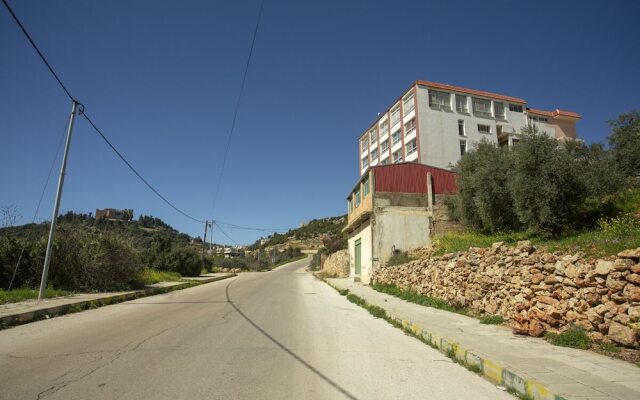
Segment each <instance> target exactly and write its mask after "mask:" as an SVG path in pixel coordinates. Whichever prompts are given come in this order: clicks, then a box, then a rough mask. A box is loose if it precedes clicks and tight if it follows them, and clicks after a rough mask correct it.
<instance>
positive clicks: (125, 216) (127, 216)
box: [96, 208, 133, 221]
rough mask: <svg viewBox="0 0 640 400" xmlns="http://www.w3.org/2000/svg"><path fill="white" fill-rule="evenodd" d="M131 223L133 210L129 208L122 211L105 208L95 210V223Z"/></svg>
mask: <svg viewBox="0 0 640 400" xmlns="http://www.w3.org/2000/svg"><path fill="white" fill-rule="evenodd" d="M103 219H104V220H107V221H131V220H133V210H132V209H130V208H127V209H124V210H116V209H115V208H105V209H104V210H100V209H98V208H96V221H100V220H103Z"/></svg>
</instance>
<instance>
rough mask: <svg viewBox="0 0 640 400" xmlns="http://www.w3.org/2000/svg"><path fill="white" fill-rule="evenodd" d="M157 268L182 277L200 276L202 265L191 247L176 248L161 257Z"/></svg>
mask: <svg viewBox="0 0 640 400" xmlns="http://www.w3.org/2000/svg"><path fill="white" fill-rule="evenodd" d="M157 268H158V269H161V270H164V271H173V272H177V273H179V274H180V275H182V276H200V273H201V272H202V263H201V260H200V256H199V255H198V253H197V252H196V251H195V250H193V249H191V248H189V247H176V248H173V249H172V250H171V252H169V253H165V254H164V255H163V256H162V257H161V259H160V261H159V262H158V265H157Z"/></svg>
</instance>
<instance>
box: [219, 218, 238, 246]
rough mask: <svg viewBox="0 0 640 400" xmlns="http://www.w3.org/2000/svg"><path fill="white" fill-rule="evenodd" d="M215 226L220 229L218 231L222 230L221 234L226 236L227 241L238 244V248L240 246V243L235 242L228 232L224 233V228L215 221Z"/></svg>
mask: <svg viewBox="0 0 640 400" xmlns="http://www.w3.org/2000/svg"><path fill="white" fill-rule="evenodd" d="M213 225H215V226H216V227H218V229H220V232H222V234H223V235H225V236H226V237H227V239H229V240H231V241H232V242H233V243H235V244H236V246H240V244H239V243H238V242H236V241H235V240H233V238H231V236H229V235H227V232H225V231H224V229H222V227H221V226H220V225H218V224H217V223H216V222H215V221H214V222H213Z"/></svg>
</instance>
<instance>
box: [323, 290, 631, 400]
mask: <svg viewBox="0 0 640 400" xmlns="http://www.w3.org/2000/svg"><path fill="white" fill-rule="evenodd" d="M327 282H329V284H331V285H332V286H334V287H338V288H341V289H349V292H350V293H353V294H355V295H357V296H359V297H361V298H363V299H365V300H366V302H367V303H368V304H372V305H376V306H379V307H382V308H384V309H385V310H386V311H387V314H388V315H389V316H392V317H393V318H395V319H397V320H401V321H402V322H403V325H404V326H405V328H407V329H412V330H413V331H414V333H417V334H419V335H422V337H423V338H425V339H427V340H430V341H432V343H434V344H436V345H437V346H438V347H439V348H440V349H441V351H444V352H447V351H450V350H449V349H452V350H453V351H455V353H456V358H458V359H462V360H464V361H466V362H467V363H468V364H478V366H479V367H480V368H481V369H482V370H483V371H482V372H483V374H484V375H485V376H486V377H487V378H489V379H491V380H493V381H494V382H496V383H499V384H502V385H504V386H507V387H512V388H514V389H516V390H518V391H520V392H521V393H526V394H528V395H530V396H531V397H533V398H535V399H536V400H537V399H545V400H546V399H550V400H557V399H565V400H570V399H581V400H586V399H594V400H595V399H597V400H604V399H618V400H621V399H624V400H627V399H628V400H638V399H640V368H639V367H637V366H635V365H633V364H630V363H627V362H624V361H620V360H615V359H611V358H608V357H605V356H603V355H600V354H596V353H593V352H589V351H583V350H576V349H569V348H563V347H556V346H553V345H551V344H549V343H547V342H545V341H544V340H542V339H537V338H532V337H525V336H518V335H514V334H513V333H511V330H510V329H508V328H506V327H502V326H493V325H482V324H480V322H479V321H478V320H477V319H475V318H470V317H466V316H463V315H459V314H455V313H451V312H447V311H442V310H437V309H434V308H429V307H424V306H420V305H417V304H413V303H408V302H406V301H404V300H401V299H398V298H397V297H393V296H390V295H387V294H384V293H380V292H377V291H375V290H373V289H371V288H370V287H369V286H366V285H364V284H361V283H355V282H353V281H352V280H350V279H348V278H347V279H327Z"/></svg>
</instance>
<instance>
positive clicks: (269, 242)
mask: <svg viewBox="0 0 640 400" xmlns="http://www.w3.org/2000/svg"><path fill="white" fill-rule="evenodd" d="M346 223H347V216H346V215H341V216H337V217H327V218H319V219H314V220H311V221H309V222H307V223H304V224H302V225H301V226H300V227H299V228H295V229H289V231H287V232H286V233H273V234H272V235H269V236H267V237H262V238H260V239H258V240H256V241H255V243H253V244H252V245H250V246H249V247H248V249H249V250H256V249H258V248H260V247H263V248H266V247H298V248H302V249H318V248H320V247H323V246H325V245H326V244H327V243H328V242H331V241H335V240H342V239H343V238H344V236H343V233H342V229H343V228H344V227H345V226H346Z"/></svg>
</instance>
